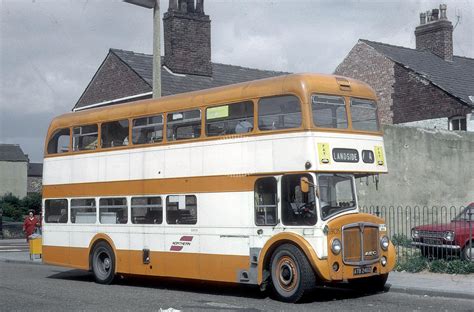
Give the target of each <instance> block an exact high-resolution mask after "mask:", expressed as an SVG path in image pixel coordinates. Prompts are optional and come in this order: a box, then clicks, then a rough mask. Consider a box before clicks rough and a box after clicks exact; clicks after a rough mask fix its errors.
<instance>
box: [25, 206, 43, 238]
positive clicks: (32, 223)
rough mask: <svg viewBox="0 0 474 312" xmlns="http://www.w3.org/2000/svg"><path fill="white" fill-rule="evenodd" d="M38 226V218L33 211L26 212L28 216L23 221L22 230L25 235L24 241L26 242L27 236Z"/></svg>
mask: <svg viewBox="0 0 474 312" xmlns="http://www.w3.org/2000/svg"><path fill="white" fill-rule="evenodd" d="M37 226H40V223H39V220H38V219H37V218H36V217H35V215H34V214H33V211H30V212H29V213H28V216H27V217H26V218H25V222H23V232H24V233H25V235H26V241H27V242H28V237H29V236H30V235H31V234H33V233H34V232H35V228H36V227H37Z"/></svg>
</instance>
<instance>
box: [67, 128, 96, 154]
mask: <svg viewBox="0 0 474 312" xmlns="http://www.w3.org/2000/svg"><path fill="white" fill-rule="evenodd" d="M97 138H98V132H97V125H87V126H79V127H74V128H72V146H73V150H74V151H83V150H95V149H96V148H97Z"/></svg>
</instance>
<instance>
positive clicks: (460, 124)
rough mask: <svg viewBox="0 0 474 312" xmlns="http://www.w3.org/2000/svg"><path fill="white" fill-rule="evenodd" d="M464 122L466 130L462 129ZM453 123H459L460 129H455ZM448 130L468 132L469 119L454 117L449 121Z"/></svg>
mask: <svg viewBox="0 0 474 312" xmlns="http://www.w3.org/2000/svg"><path fill="white" fill-rule="evenodd" d="M462 121H464V127H465V128H464V129H462ZM453 122H456V123H458V129H453V128H454V127H453ZM448 129H449V130H451V131H467V117H466V116H460V115H457V116H453V117H450V118H449V119H448Z"/></svg>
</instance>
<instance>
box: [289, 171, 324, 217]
mask: <svg viewBox="0 0 474 312" xmlns="http://www.w3.org/2000/svg"><path fill="white" fill-rule="evenodd" d="M302 177H306V178H307V179H308V181H309V182H310V185H311V186H310V188H309V192H307V193H304V192H303V191H302V190H301V186H300V180H301V178H302ZM313 183H314V182H313V178H312V177H311V176H310V175H307V174H305V175H300V174H291V175H284V176H283V178H282V180H281V197H282V207H281V214H282V221H283V224H284V225H315V224H316V221H317V218H316V197H315V192H314V187H313V186H312V185H313Z"/></svg>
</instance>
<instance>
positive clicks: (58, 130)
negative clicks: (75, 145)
mask: <svg viewBox="0 0 474 312" xmlns="http://www.w3.org/2000/svg"><path fill="white" fill-rule="evenodd" d="M66 129H68V130H69V142H68V145H67V151H65V152H58V151H57V149H58V143H59V138H60V137H61V136H59V137H58V139H57V140H56V152H54V153H50V152H49V147H50V144H51V142H52V140H53V138H54V137H55V135H56V134H58V133H59V132H60V131H62V130H66ZM63 135H64V134H63ZM71 143H72V128H71V127H65V128H58V129H56V130H54V131H53V133H52V134H51V135H50V136H49V137H48V144H47V146H46V154H47V155H62V154H66V153H70V152H71V151H72V144H71Z"/></svg>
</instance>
